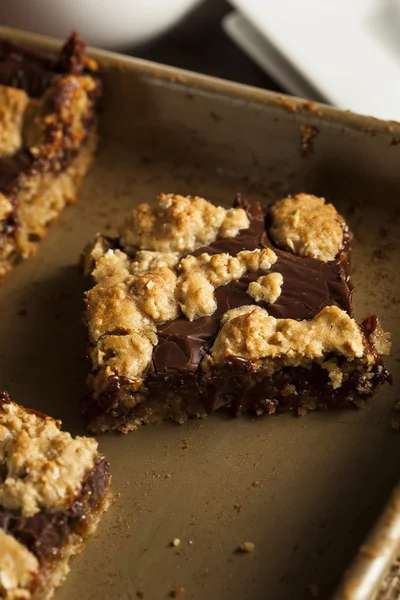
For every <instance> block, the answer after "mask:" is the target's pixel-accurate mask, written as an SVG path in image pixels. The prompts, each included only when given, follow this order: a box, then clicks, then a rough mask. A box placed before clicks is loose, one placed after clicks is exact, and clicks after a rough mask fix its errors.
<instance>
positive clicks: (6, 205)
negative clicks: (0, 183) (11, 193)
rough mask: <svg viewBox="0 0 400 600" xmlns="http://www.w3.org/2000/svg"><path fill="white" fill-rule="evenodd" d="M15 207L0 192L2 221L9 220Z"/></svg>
mask: <svg viewBox="0 0 400 600" xmlns="http://www.w3.org/2000/svg"><path fill="white" fill-rule="evenodd" d="M12 210H13V207H12V204H11V202H10V201H9V200H8V198H7V197H6V196H5V195H4V194H2V193H1V192H0V221H2V220H4V219H7V217H9V215H10V214H11V213H12Z"/></svg>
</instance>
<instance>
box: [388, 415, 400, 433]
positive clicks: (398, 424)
mask: <svg viewBox="0 0 400 600" xmlns="http://www.w3.org/2000/svg"><path fill="white" fill-rule="evenodd" d="M390 424H391V426H392V429H394V431H400V417H393V418H392V419H390Z"/></svg>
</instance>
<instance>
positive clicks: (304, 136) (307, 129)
mask: <svg viewBox="0 0 400 600" xmlns="http://www.w3.org/2000/svg"><path fill="white" fill-rule="evenodd" d="M318 134H319V129H318V128H317V127H314V125H300V151H301V154H302V155H303V157H304V158H307V157H308V156H309V155H310V154H312V153H313V152H314V139H315V138H316V137H317V135H318Z"/></svg>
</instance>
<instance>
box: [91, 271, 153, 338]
mask: <svg viewBox="0 0 400 600" xmlns="http://www.w3.org/2000/svg"><path fill="white" fill-rule="evenodd" d="M133 279H134V278H133V276H132V278H131V280H133ZM85 301H86V318H87V322H88V327H89V334H90V338H91V340H92V342H96V341H97V340H99V339H100V337H101V336H103V335H106V334H108V335H109V334H118V335H121V334H129V333H138V332H140V331H142V330H144V329H150V330H153V331H155V326H154V324H153V323H152V321H151V319H149V318H148V317H146V315H144V314H143V313H142V311H141V310H140V308H139V306H138V301H137V299H136V298H135V297H134V295H133V293H132V287H131V286H130V285H129V279H127V280H122V281H121V278H120V277H119V276H118V275H113V276H112V277H105V278H104V279H102V280H101V281H100V282H99V283H98V284H97V285H96V286H95V287H94V288H92V289H91V290H89V291H88V292H87V293H86V297H85Z"/></svg>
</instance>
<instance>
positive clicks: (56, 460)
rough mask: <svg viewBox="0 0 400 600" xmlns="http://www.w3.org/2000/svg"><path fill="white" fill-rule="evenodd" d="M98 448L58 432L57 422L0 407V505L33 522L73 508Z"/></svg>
mask: <svg viewBox="0 0 400 600" xmlns="http://www.w3.org/2000/svg"><path fill="white" fill-rule="evenodd" d="M96 456H97V442H96V441H95V440H94V439H91V438H84V437H76V438H75V439H74V438H72V437H71V435H70V434H69V433H67V432H65V431H60V429H59V422H58V421H55V420H54V419H52V418H50V417H44V416H41V415H37V414H35V413H34V412H30V411H26V410H24V409H23V408H21V407H19V406H18V405H16V404H14V403H5V404H2V405H1V406H0V464H2V466H3V468H4V469H5V477H4V479H2V480H0V505H1V506H3V507H4V508H6V509H8V510H19V511H21V514H22V515H23V516H27V517H29V516H32V515H34V514H36V513H37V512H39V511H40V510H42V509H48V510H61V509H63V508H66V507H67V506H69V504H71V503H72V502H73V498H74V496H75V495H76V494H77V493H78V492H79V491H80V488H81V484H82V479H83V477H84V475H85V473H86V472H87V471H89V470H90V469H92V468H93V466H94V461H95V458H96Z"/></svg>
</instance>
